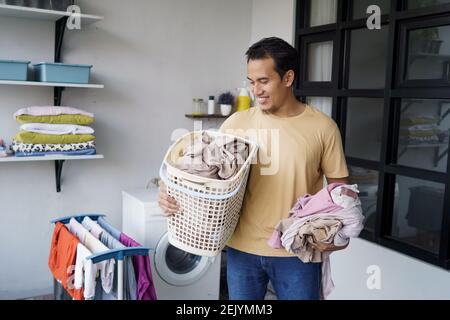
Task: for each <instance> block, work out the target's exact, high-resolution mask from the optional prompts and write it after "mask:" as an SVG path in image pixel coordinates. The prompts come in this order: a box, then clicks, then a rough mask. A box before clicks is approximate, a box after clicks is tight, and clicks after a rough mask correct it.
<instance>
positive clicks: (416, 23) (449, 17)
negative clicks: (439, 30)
mask: <svg viewBox="0 0 450 320" xmlns="http://www.w3.org/2000/svg"><path fill="white" fill-rule="evenodd" d="M439 26H450V13H447V14H446V15H445V16H443V17H440V18H431V19H426V20H424V19H422V18H415V19H413V20H410V21H407V22H404V23H400V36H399V38H400V39H399V49H400V52H399V54H398V57H397V68H398V72H396V86H397V87H398V88H427V87H429V88H436V87H448V86H450V74H449V73H450V63H448V64H447V66H446V68H447V78H442V79H426V80H419V79H415V80H408V79H407V77H406V72H407V64H408V45H407V44H408V32H409V31H412V30H415V29H422V28H430V27H439ZM449 60H450V59H449Z"/></svg>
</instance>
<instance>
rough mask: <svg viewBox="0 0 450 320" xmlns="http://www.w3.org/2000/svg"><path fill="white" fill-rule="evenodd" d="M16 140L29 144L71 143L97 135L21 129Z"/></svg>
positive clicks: (91, 139)
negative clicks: (42, 132) (51, 132)
mask: <svg viewBox="0 0 450 320" xmlns="http://www.w3.org/2000/svg"><path fill="white" fill-rule="evenodd" d="M14 140H16V141H17V142H21V143H28V144H69V143H83V142H88V141H93V140H95V136H93V135H91V134H66V135H52V134H40V133H35V132H28V131H20V132H19V133H18V134H16V136H15V137H14Z"/></svg>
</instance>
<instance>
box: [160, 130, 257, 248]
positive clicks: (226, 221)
mask: <svg viewBox="0 0 450 320" xmlns="http://www.w3.org/2000/svg"><path fill="white" fill-rule="evenodd" d="M203 132H206V133H207V134H208V135H209V136H211V137H218V136H226V137H227V138H228V137H229V138H231V139H236V140H237V141H240V142H244V143H247V144H248V146H249V153H248V154H249V156H248V158H247V159H246V160H245V162H244V164H243V165H242V166H241V168H240V170H239V171H238V173H237V174H236V175H234V176H233V177H232V178H230V179H228V180H218V179H210V178H204V177H200V176H196V175H193V174H189V173H187V172H184V171H182V170H180V169H178V168H176V167H175V165H174V164H175V163H176V161H177V160H178V159H179V158H180V157H181V156H182V154H183V150H184V147H185V146H186V144H187V143H188V142H189V141H191V139H194V138H195V137H198V136H201V135H202V134H203ZM257 151H258V146H257V144H256V143H255V142H253V141H250V140H246V139H243V138H240V137H237V136H233V135H229V134H223V133H219V132H215V131H196V132H190V133H188V134H186V135H184V136H183V137H181V138H180V139H178V140H177V141H176V142H175V143H174V144H173V145H172V146H171V147H170V148H169V150H168V151H167V154H166V156H165V157H164V160H163V162H162V164H161V169H160V177H161V179H162V181H163V182H164V183H165V184H166V186H167V193H168V194H169V195H170V196H171V197H173V198H175V200H177V202H178V203H179V205H180V207H181V208H182V213H178V214H175V215H172V216H170V217H169V218H168V219H167V223H168V225H167V226H168V236H169V242H170V243H171V244H172V245H173V246H175V247H177V248H179V249H182V250H184V251H187V252H189V253H192V254H196V255H199V256H210V257H211V256H216V255H217V254H219V253H220V252H221V250H222V249H223V248H224V247H225V246H226V244H227V242H228V240H229V239H230V237H231V235H232V234H233V232H234V229H235V228H236V225H237V222H238V220H239V214H240V210H241V205H242V200H243V198H244V193H245V188H246V186H247V179H248V175H249V172H250V167H251V163H252V160H253V159H254V158H255V155H256V152H257ZM164 167H165V168H164ZM164 169H165V170H164Z"/></svg>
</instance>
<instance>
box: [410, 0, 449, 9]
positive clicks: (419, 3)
mask: <svg viewBox="0 0 450 320" xmlns="http://www.w3.org/2000/svg"><path fill="white" fill-rule="evenodd" d="M407 3H408V5H407V8H408V9H417V8H424V7H431V6H436V5H439V4H445V3H450V0H408V1H407Z"/></svg>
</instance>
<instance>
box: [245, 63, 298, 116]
mask: <svg viewBox="0 0 450 320" xmlns="http://www.w3.org/2000/svg"><path fill="white" fill-rule="evenodd" d="M247 77H248V80H249V81H250V84H251V87H252V91H253V94H254V95H255V98H256V101H257V103H258V105H259V106H260V107H261V110H263V111H269V112H273V111H276V110H277V109H278V108H280V107H281V106H282V104H283V102H284V101H285V99H286V97H287V94H288V93H289V91H290V90H291V89H290V85H291V84H292V82H286V81H284V80H286V79H281V78H280V75H279V74H278V73H277V71H276V70H275V62H274V61H273V59H272V58H264V59H258V60H250V61H249V62H248V64H247ZM285 78H286V76H285Z"/></svg>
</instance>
